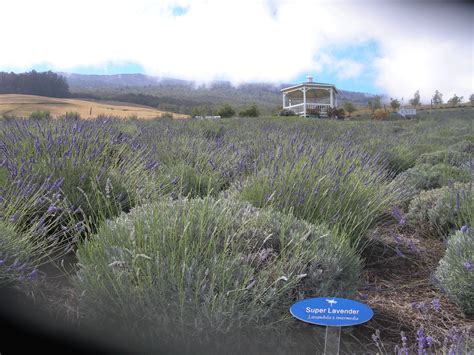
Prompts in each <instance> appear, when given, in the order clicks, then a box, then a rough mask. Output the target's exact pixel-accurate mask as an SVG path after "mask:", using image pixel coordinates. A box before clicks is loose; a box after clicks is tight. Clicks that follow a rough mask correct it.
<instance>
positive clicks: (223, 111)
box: [217, 104, 235, 118]
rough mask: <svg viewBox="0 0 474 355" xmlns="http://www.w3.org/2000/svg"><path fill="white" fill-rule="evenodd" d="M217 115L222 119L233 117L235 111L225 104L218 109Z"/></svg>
mask: <svg viewBox="0 0 474 355" xmlns="http://www.w3.org/2000/svg"><path fill="white" fill-rule="evenodd" d="M217 115H218V116H221V117H223V118H228V117H234V116H235V110H234V109H233V108H232V106H230V105H229V104H225V105H223V106H221V107H220V108H219V110H218V111H217Z"/></svg>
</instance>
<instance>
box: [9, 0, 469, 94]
mask: <svg viewBox="0 0 474 355" xmlns="http://www.w3.org/2000/svg"><path fill="white" fill-rule="evenodd" d="M0 14H1V15H2V16H1V20H0V71H10V70H12V71H17V72H19V71H25V70H30V69H33V68H34V69H37V70H48V69H51V70H58V71H69V72H80V73H97V74H106V73H120V72H125V73H133V72H141V73H146V74H150V75H158V76H166V77H173V78H181V79H190V80H195V81H196V82H198V83H202V82H210V81H211V80H215V79H219V80H230V81H231V82H232V83H234V84H236V85H238V84H240V83H243V82H255V81H258V82H274V83H297V82H299V81H301V80H303V79H304V78H305V77H306V75H307V74H312V75H313V76H314V80H315V81H319V82H330V83H335V84H336V85H337V87H338V88H341V89H346V90H354V91H364V92H372V93H384V94H386V95H388V96H393V97H398V98H401V97H404V98H405V100H407V99H409V98H411V97H412V96H413V93H414V92H415V91H416V90H420V93H421V97H422V99H423V100H424V101H429V99H430V98H431V96H432V94H433V92H434V91H435V90H436V89H438V90H440V91H441V92H442V93H443V94H444V97H445V98H446V99H447V98H449V97H450V96H452V95H453V94H454V93H456V94H457V95H463V96H464V98H465V100H466V99H467V98H468V97H469V95H470V94H471V93H472V92H473V85H474V74H473V57H474V48H473V46H474V44H473V25H472V23H474V7H473V6H472V5H469V3H468V2H455V1H448V2H440V1H418V2H414V1H376V0H371V1H368V0H367V1H357V0H354V1H328V0H326V1H317V0H309V1H303V0H301V1H299V0H281V1H280V0H260V1H258V0H257V1H246V0H234V1H224V0H207V1H204V0H202V1H201V0H193V1H188V0H182V1H181V0H178V1H175V0H163V1H151V0H41V1H40V0H0Z"/></svg>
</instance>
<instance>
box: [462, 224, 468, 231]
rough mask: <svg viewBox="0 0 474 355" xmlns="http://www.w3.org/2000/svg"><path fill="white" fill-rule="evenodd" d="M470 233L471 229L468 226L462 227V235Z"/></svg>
mask: <svg viewBox="0 0 474 355" xmlns="http://www.w3.org/2000/svg"><path fill="white" fill-rule="evenodd" d="M468 231H469V227H468V226H467V225H464V226H462V227H461V232H462V233H467V232H468Z"/></svg>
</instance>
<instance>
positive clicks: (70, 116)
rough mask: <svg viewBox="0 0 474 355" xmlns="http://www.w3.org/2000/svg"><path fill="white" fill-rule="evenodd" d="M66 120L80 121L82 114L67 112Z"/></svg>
mask: <svg viewBox="0 0 474 355" xmlns="http://www.w3.org/2000/svg"><path fill="white" fill-rule="evenodd" d="M64 118H65V119H66V120H80V119H81V114H80V113H79V112H66V114H65V115H64Z"/></svg>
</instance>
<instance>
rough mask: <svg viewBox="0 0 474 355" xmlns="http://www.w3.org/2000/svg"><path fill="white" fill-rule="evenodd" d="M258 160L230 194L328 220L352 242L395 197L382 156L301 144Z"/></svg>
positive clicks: (310, 218)
mask: <svg viewBox="0 0 474 355" xmlns="http://www.w3.org/2000/svg"><path fill="white" fill-rule="evenodd" d="M290 144H291V143H290ZM258 160H259V161H260V166H258V167H257V168H256V169H255V173H254V174H253V175H251V176H250V177H249V178H248V179H247V180H245V181H244V182H243V183H240V182H236V183H235V184H234V185H232V186H231V188H230V189H229V192H228V194H229V195H230V196H233V197H234V198H236V199H240V200H244V201H248V202H250V203H251V204H252V205H254V206H256V207H266V206H273V207H274V208H277V209H278V210H280V211H283V212H286V213H293V214H294V215H295V216H296V217H298V218H302V219H305V220H307V221H309V222H311V223H326V224H328V225H329V226H330V227H331V228H333V230H334V231H335V232H336V233H337V234H338V235H341V236H343V237H344V238H347V239H348V240H350V241H351V242H352V243H353V244H354V245H356V244H358V243H359V242H360V241H361V240H362V238H363V236H364V234H365V232H366V231H367V229H368V228H369V227H370V226H372V225H373V223H374V222H375V221H376V220H377V218H379V217H381V215H382V214H383V212H384V210H387V209H389V205H390V203H392V202H394V201H395V200H397V201H398V199H399V196H398V191H392V190H389V185H388V181H389V179H388V175H389V174H388V173H387V172H386V170H384V168H383V167H381V165H382V164H381V162H380V160H378V159H377V157H371V156H370V155H369V154H367V153H365V152H363V151H356V150H352V149H351V148H350V147H349V146H345V145H338V144H333V145H331V146H330V147H328V146H324V145H320V146H311V145H309V144H308V145H305V144H304V142H301V143H298V144H296V143H295V144H294V145H288V146H285V147H283V146H280V147H277V149H276V151H274V152H269V153H266V154H262V156H260V157H259V158H258Z"/></svg>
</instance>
